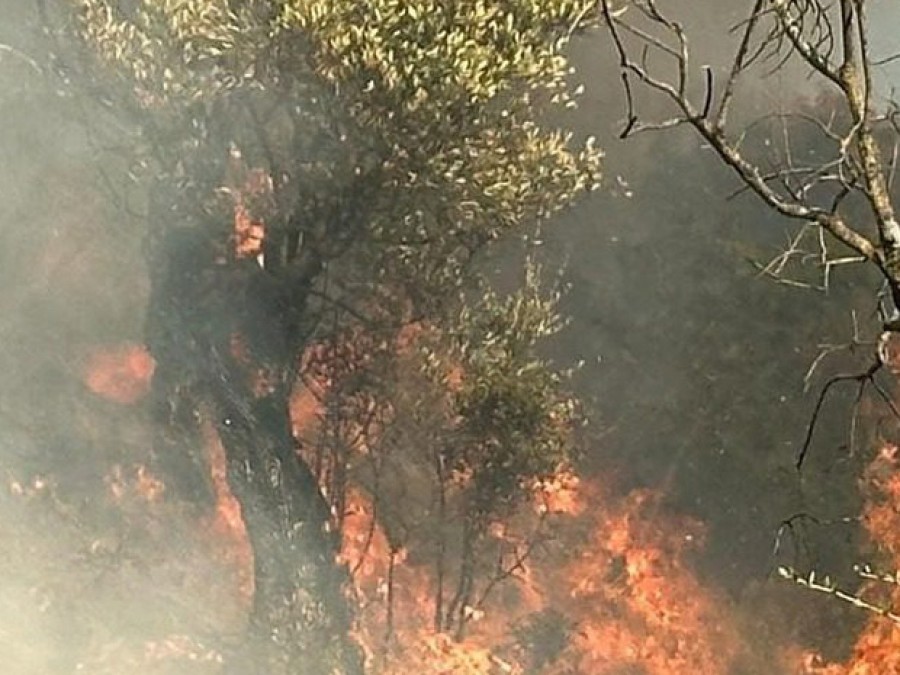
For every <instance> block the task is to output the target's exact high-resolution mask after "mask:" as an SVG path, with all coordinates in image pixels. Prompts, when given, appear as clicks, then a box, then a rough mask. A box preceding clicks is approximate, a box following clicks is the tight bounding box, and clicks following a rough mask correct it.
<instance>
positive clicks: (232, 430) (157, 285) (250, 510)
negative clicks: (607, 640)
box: [146, 202, 362, 675]
mask: <svg viewBox="0 0 900 675" xmlns="http://www.w3.org/2000/svg"><path fill="white" fill-rule="evenodd" d="M158 203H159V202H158ZM155 210H156V211H157V213H156V215H157V216H159V217H158V218H155V219H153V220H155V222H153V221H151V227H155V228H157V229H156V230H154V231H152V232H151V239H150V244H151V248H150V268H151V298H150V307H149V311H148V319H147V330H146V332H147V343H148V347H149V349H150V351H151V353H152V354H153V356H154V358H155V360H156V363H157V370H156V373H155V375H154V380H153V387H152V389H153V392H152V396H153V401H154V408H155V411H156V416H155V419H156V422H157V423H158V425H159V434H158V442H157V447H156V452H155V455H156V458H157V467H158V470H159V471H160V472H161V473H162V474H163V475H164V480H165V481H166V483H167V485H170V486H172V491H173V492H174V493H175V495H176V497H177V498H181V499H184V500H187V501H188V502H191V503H197V502H204V501H207V500H208V498H209V494H210V490H209V489H208V484H207V480H208V478H207V476H208V473H209V472H208V468H207V467H204V466H202V461H201V459H200V458H202V452H201V451H200V449H201V446H200V442H201V441H200V435H199V429H198V427H199V420H200V415H201V414H203V411H204V410H210V411H214V414H215V415H216V417H217V419H216V420H215V427H216V428H217V430H218V433H219V434H220V437H221V440H222V443H223V446H224V448H225V452H226V458H227V462H228V472H227V475H228V481H229V484H230V488H231V491H232V492H233V494H234V496H235V497H236V498H237V500H238V501H239V502H240V505H241V510H242V517H243V520H244V524H245V527H246V530H247V534H248V538H249V540H250V544H251V546H252V549H253V557H254V575H255V579H254V586H255V594H254V602H253V609H252V616H251V622H250V625H251V632H252V634H253V635H252V638H253V639H251V640H250V643H251V645H252V646H251V648H250V649H249V650H246V651H245V654H244V655H243V657H242V663H240V664H235V665H234V666H233V668H236V670H233V672H235V673H237V672H240V674H241V675H250V674H251V673H261V674H262V673H265V674H267V675H268V674H270V673H282V672H283V673H304V674H306V673H310V674H317V673H323V674H324V673H328V674H331V673H336V672H337V673H358V672H362V668H361V661H360V658H359V654H358V651H357V650H356V649H355V648H354V646H353V644H352V641H351V640H350V637H349V630H350V616H349V609H348V605H347V601H346V598H345V597H344V595H343V592H342V586H343V584H344V583H345V582H346V580H347V575H346V571H345V570H343V568H341V567H340V566H338V564H337V562H336V553H337V547H338V541H337V538H336V536H335V535H334V534H333V533H331V532H329V529H330V526H331V517H330V510H329V508H328V506H327V504H326V502H325V500H324V499H323V497H322V495H321V493H320V491H319V488H318V485H317V484H316V481H315V479H314V477H313V474H312V472H311V471H310V470H309V468H308V467H307V466H306V465H305V464H304V463H303V462H302V461H301V460H300V458H299V457H298V455H297V453H296V448H295V441H294V438H293V435H292V431H291V424H290V414H289V408H288V404H289V398H290V387H291V382H289V381H288V379H289V377H290V375H289V374H290V373H291V372H292V367H291V366H292V364H293V361H294V359H295V358H296V357H297V356H298V355H297V354H294V353H290V352H291V348H290V347H289V346H288V345H290V343H291V341H290V340H289V339H288V338H289V336H288V335H286V334H285V331H286V330H287V328H286V327H285V325H284V320H283V317H284V316H286V315H287V314H288V313H289V311H288V310H289V309H290V308H286V307H285V306H284V304H283V300H284V298H283V297H280V295H279V293H277V292H275V290H277V284H275V282H274V280H273V279H272V278H271V276H270V275H269V273H268V272H267V271H265V270H263V269H261V268H260V267H259V266H257V265H256V263H255V261H253V262H250V261H237V262H231V263H223V262H222V259H221V255H219V253H218V251H221V245H220V244H219V243H218V242H217V241H216V240H215V239H214V238H213V237H209V236H206V235H205V234H203V232H205V230H204V229H203V228H199V227H190V226H180V225H179V226H165V227H163V226H162V225H160V223H161V222H165V218H166V216H168V217H169V218H170V219H171V217H172V215H173V212H172V209H171V208H168V209H167V210H164V209H155ZM294 309H296V308H294ZM236 336H237V337H239V338H240V339H241V340H243V341H245V343H246V346H247V349H246V354H245V355H244V357H242V358H238V357H237V356H236V355H235V354H234V351H235V347H234V340H235V338H236ZM248 355H249V357H248ZM261 373H264V378H265V381H266V383H268V384H267V386H265V387H262V388H261V387H260V386H259V377H262V375H261Z"/></svg>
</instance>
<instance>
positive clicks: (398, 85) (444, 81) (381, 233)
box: [39, 0, 599, 672]
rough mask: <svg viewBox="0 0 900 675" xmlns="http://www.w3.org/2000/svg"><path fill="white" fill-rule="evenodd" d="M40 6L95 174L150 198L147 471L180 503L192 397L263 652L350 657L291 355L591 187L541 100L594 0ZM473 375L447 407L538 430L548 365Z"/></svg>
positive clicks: (390, 326)
mask: <svg viewBox="0 0 900 675" xmlns="http://www.w3.org/2000/svg"><path fill="white" fill-rule="evenodd" d="M39 5H40V7H41V9H42V15H43V20H44V22H45V25H46V26H47V28H48V31H49V32H50V34H51V35H52V36H54V37H55V39H56V42H55V46H54V54H53V58H54V59H55V60H56V70H57V72H60V73H62V74H63V76H64V79H65V81H66V83H67V84H68V85H69V91H70V92H71V93H72V94H73V95H75V96H78V97H81V98H82V99H83V103H84V104H85V106H86V107H87V109H89V110H90V115H89V116H88V117H89V119H90V122H89V124H90V125H91V127H92V128H91V131H92V133H93V134H95V135H96V136H97V137H99V139H100V141H101V143H99V144H98V145H102V146H104V147H107V146H115V147H117V148H119V149H120V150H121V152H119V153H118V154H116V155H115V156H112V155H110V156H109V162H108V163H109V165H110V166H112V167H115V168H119V169H121V172H117V173H112V172H111V173H110V174H109V175H107V177H106V179H107V181H108V182H109V183H110V184H112V185H114V186H115V187H116V188H117V189H116V190H115V192H116V194H117V198H119V199H121V201H122V203H123V204H125V203H126V202H130V200H129V199H128V197H131V196H136V198H137V201H138V202H139V203H143V205H144V206H143V211H142V213H140V214H139V217H138V218H137V219H136V222H137V223H138V226H139V227H143V228H145V231H146V239H147V254H148V260H149V265H150V273H151V293H150V306H149V309H148V317H147V334H146V340H147V344H148V347H149V349H150V351H151V353H152V355H153V357H154V359H155V360H156V364H157V366H156V371H155V375H154V379H153V386H152V398H153V406H154V410H155V412H156V422H157V424H158V429H159V433H158V438H157V442H156V445H155V455H156V460H157V466H158V469H159V470H160V471H161V472H162V473H163V474H164V477H165V480H166V482H167V485H168V486H169V487H170V489H171V490H172V491H174V492H175V493H176V494H177V495H178V496H180V497H181V498H183V499H186V500H190V501H197V500H198V495H199V494H202V493H203V491H204V483H205V475H206V472H205V470H204V468H203V466H202V460H201V459H200V458H201V457H202V454H201V453H200V452H199V451H198V447H199V443H200V435H199V431H198V421H197V416H198V414H199V415H201V416H212V417H213V419H214V420H215V425H216V429H217V431H218V434H219V435H220V436H221V438H222V440H223V443H224V447H225V450H226V454H227V460H228V466H229V471H228V480H229V484H230V486H231V489H232V491H233V492H234V494H235V495H236V497H237V498H238V500H239V501H240V503H241V507H242V512H243V518H244V521H245V523H246V527H247V531H248V534H249V537H250V540H251V543H252V547H253V552H254V565H255V569H254V573H255V596H254V606H253V616H252V622H251V623H252V627H253V631H254V634H255V636H256V637H257V638H258V640H257V641H258V643H259V644H260V645H264V646H265V650H266V652H267V656H266V657H265V659H266V664H265V666H260V667H261V668H262V669H263V670H265V672H282V671H291V672H295V671H296V669H297V668H301V669H302V670H303V672H332V671H333V670H335V669H338V670H342V671H346V672H353V671H356V670H358V668H359V662H358V658H357V657H356V656H355V654H354V650H353V649H352V647H351V645H350V644H349V642H348V639H347V631H348V628H349V621H350V617H349V615H348V612H347V608H346V605H345V601H344V598H343V596H342V593H341V584H342V580H343V574H342V572H341V570H340V569H339V568H338V567H337V566H336V565H335V563H334V553H335V540H334V536H333V534H331V533H329V531H328V530H329V528H330V524H331V514H330V509H329V505H328V503H327V502H326V501H325V500H324V499H323V497H322V494H321V493H320V491H319V489H318V487H317V485H316V481H315V477H314V476H313V474H312V472H311V471H310V469H309V467H308V466H307V465H306V464H305V463H304V462H302V461H300V460H299V459H298V455H297V453H296V448H295V444H294V439H293V438H292V435H291V425H290V417H289V411H288V403H289V399H290V395H291V391H292V389H293V388H294V386H295V384H296V382H297V375H298V372H297V371H298V368H299V365H298V364H299V363H300V354H301V352H302V351H303V350H304V349H305V348H306V347H308V346H309V345H311V344H312V343H313V342H314V341H316V340H322V339H326V338H328V337H329V336H334V335H338V334H341V331H346V330H351V329H354V328H363V329H365V330H366V331H368V332H369V333H370V334H375V335H378V334H387V333H390V332H391V331H396V329H397V328H399V327H400V326H402V325H404V324H406V323H408V322H410V321H412V320H421V319H426V320H428V321H429V322H431V323H432V324H433V325H435V326H438V327H440V326H442V325H443V324H444V323H445V322H446V321H447V320H448V319H449V317H452V316H454V315H455V312H456V311H457V310H456V309H454V308H453V307H454V305H455V304H456V299H457V297H458V294H457V291H458V289H459V288H460V287H461V285H462V283H463V280H464V279H465V274H464V273H465V270H466V266H467V265H468V263H469V262H470V261H471V260H472V257H473V255H474V254H475V253H476V252H477V251H478V250H479V249H480V248H481V247H483V246H484V245H485V244H486V243H487V242H489V241H490V240H492V239H494V238H496V237H497V236H499V235H500V234H501V233H502V232H503V231H505V230H507V229H509V228H511V227H514V226H519V225H521V224H523V223H526V222H529V221H533V220H534V219H539V218H543V217H546V216H547V215H549V214H550V213H552V212H553V211H555V210H556V209H558V208H560V207H562V206H565V205H566V204H568V203H569V202H571V200H572V199H573V198H574V197H575V196H576V195H577V194H578V193H579V192H581V191H582V190H584V189H587V188H590V187H592V186H593V185H594V184H595V181H596V179H597V170H598V160H599V155H598V153H597V151H596V150H594V149H593V148H592V147H590V146H589V145H588V146H587V147H585V148H584V149H583V150H581V151H578V152H575V151H572V150H570V149H569V139H568V137H566V136H565V135H563V134H561V133H559V132H555V131H545V130H544V129H542V128H541V127H539V126H538V125H537V123H536V122H535V120H536V116H537V111H536V109H535V106H533V104H532V97H535V94H538V95H540V98H550V97H553V96H558V97H561V98H562V99H563V100H566V99H567V95H566V91H567V88H566V83H565V77H566V75H567V65H566V61H565V58H564V56H563V55H562V48H563V47H564V45H565V42H566V40H567V38H568V36H569V35H571V33H572V32H573V31H574V30H575V29H576V28H578V26H579V23H580V22H581V21H582V19H583V18H584V16H585V15H586V13H587V10H588V9H589V6H590V3H589V2H585V1H584V0H547V1H545V2H539V3H534V2H518V1H509V2H500V3H485V2H464V3H446V2H435V1H433V0H417V1H416V2H398V1H397V0H376V1H375V2H369V3H359V2H355V1H354V0H316V1H312V2H310V1H306V0H302V1H296V2H295V1H282V2H270V1H268V0H254V1H248V2H242V3H234V2H228V1H226V0H162V1H158V0H154V1H151V0H134V1H131V2H125V1H119V2H114V1H112V0H81V1H79V2H74V1H71V0H53V1H50V2H48V0H40V2H39ZM545 94H549V96H544V95H545ZM535 98H537V97H535ZM120 176H127V177H128V178H127V179H124V180H123V179H121V178H120ZM488 309H490V307H488ZM508 309H514V308H508ZM492 311H494V313H495V314H497V312H496V311H495V310H492ZM326 319H333V321H327V320H326ZM472 321H473V325H474V323H477V320H475V319H473V320H472ZM498 325H499V324H498ZM501 327H502V326H501ZM481 337H482V336H478V338H477V339H481ZM483 337H487V335H485V336H483ZM484 353H485V354H488V353H490V349H488V351H486V352H484ZM491 358H493V357H491ZM509 363H510V365H511V364H513V363H516V362H515V361H514V360H511V361H510V362H509ZM501 370H502V369H501ZM494 376H496V377H498V378H499V379H498V380H496V381H495V382H493V383H491V381H490V378H491V377H494ZM477 377H478V378H479V381H481V382H482V383H483V385H479V386H482V387H487V389H483V388H482V389H478V391H474V390H473V391H472V392H469V393H467V394H466V396H467V397H468V399H467V400H466V401H465V402H464V401H463V399H460V401H461V403H463V402H464V405H463V408H462V409H461V413H463V415H467V414H471V415H472V421H471V422H470V423H469V424H470V425H471V426H472V428H473V429H475V428H476V427H477V428H478V433H481V434H482V435H483V433H485V432H486V430H487V428H488V425H489V422H488V421H487V418H486V417H485V416H486V415H487V416H488V417H489V415H488V413H487V412H486V408H485V406H486V405H487V402H486V401H485V400H484V395H488V394H490V395H492V396H495V397H496V395H502V396H503V397H507V398H510V399H511V400H510V402H509V405H508V406H507V407H508V408H509V409H510V414H511V415H513V417H510V418H509V419H507V420H504V423H505V424H507V425H508V427H509V430H508V431H505V432H504V433H507V434H513V435H515V438H513V436H510V437H509V438H508V439H504V443H505V441H506V440H509V441H510V442H512V441H514V440H515V441H516V442H518V440H520V439H521V438H522V436H523V434H524V433H525V431H524V430H520V431H518V432H514V431H512V427H513V426H514V425H515V424H523V425H525V428H526V429H527V428H532V427H533V426H534V424H535V422H534V421H533V420H530V419H529V418H528V414H527V413H528V412H529V411H530V410H531V409H532V408H531V407H529V406H531V405H532V404H531V403H529V402H527V401H525V400H521V399H522V397H525V398H527V397H528V396H531V395H532V394H534V393H535V392H538V393H540V392H539V391H538V389H540V387H541V386H544V385H546V384H548V382H549V381H544V380H542V379H541V378H542V377H543V376H541V375H538V374H537V371H534V372H529V373H528V378H526V380H523V382H513V381H512V380H511V379H509V378H511V375H510V374H509V373H507V372H499V371H498V372H496V373H492V372H490V371H489V370H488V371H484V372H483V373H481V374H479V375H478V376H477ZM504 378H505V379H504ZM526 381H531V382H533V383H534V384H535V386H537V387H538V389H535V390H525V389H520V388H521V387H522V386H526V385H525V382H526ZM527 386H530V385H527ZM492 391H493V393H491V392H492ZM478 392H481V393H478ZM513 399H514V400H513ZM548 402H550V401H549V400H544V399H539V400H537V401H536V405H539V406H540V405H544V404H545V403H548ZM497 404H498V405H499V402H498V403H497ZM555 405H556V404H555V403H553V404H552V406H555ZM490 406H494V403H490ZM490 406H488V407H490ZM494 409H496V408H494ZM479 425H480V426H479ZM491 433H493V432H491ZM498 443H499V441H498ZM495 445H496V444H495ZM501 445H503V444H501ZM497 447H499V446H497ZM504 447H506V446H505V445H504ZM491 448H493V446H491ZM491 448H489V447H488V446H487V445H484V446H483V447H482V448H481V451H482V452H483V453H488V451H489V450H491ZM491 451H492V450H491ZM491 461H493V460H490V461H488V460H486V459H484V458H483V460H482V464H483V465H484V466H485V467H489V466H491ZM504 467H505V463H504V462H499V463H495V465H494V468H493V469H490V471H491V472H492V474H491V475H492V476H494V477H496V476H499V475H501V474H502V473H503V471H504V470H505V468H504ZM487 470H488V469H487V468H486V469H485V471H487ZM529 470H531V468H529ZM486 478H487V474H485V479H486ZM486 498H487V497H485V499H486ZM247 667H248V668H249V667H250V666H247Z"/></svg>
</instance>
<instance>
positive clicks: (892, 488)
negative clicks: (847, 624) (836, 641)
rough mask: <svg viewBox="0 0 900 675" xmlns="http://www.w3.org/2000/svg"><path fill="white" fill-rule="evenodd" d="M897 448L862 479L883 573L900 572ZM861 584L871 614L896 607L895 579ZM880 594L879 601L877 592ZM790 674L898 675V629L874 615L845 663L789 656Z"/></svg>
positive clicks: (899, 601)
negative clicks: (791, 671)
mask: <svg viewBox="0 0 900 675" xmlns="http://www.w3.org/2000/svg"><path fill="white" fill-rule="evenodd" d="M898 454H900V453H898V448H897V446H895V445H892V444H886V445H885V446H884V447H883V448H882V449H881V450H880V451H879V453H878V454H877V455H876V456H875V458H874V459H873V460H872V461H871V462H870V463H869V466H868V467H867V468H866V471H865V473H864V474H863V477H862V481H861V482H862V488H863V493H864V495H865V497H866V502H865V506H864V508H863V514H862V522H863V526H864V527H865V529H866V532H867V533H868V535H869V538H870V540H871V541H872V542H873V543H874V544H875V545H876V547H877V548H878V550H879V551H880V552H881V554H882V556H883V562H882V563H881V564H880V565H879V567H880V568H881V569H889V570H898V569H900V456H898ZM892 576H893V578H892V579H891V580H890V581H888V580H886V579H885V580H882V583H878V582H873V581H870V582H868V583H867V584H864V585H863V587H862V589H861V594H860V596H859V597H861V598H863V599H865V600H866V601H867V602H868V603H870V607H871V608H884V609H891V610H892V611H894V612H896V611H897V608H898V607H900V583H898V579H897V577H896V575H892ZM879 591H880V597H879V595H878V592H879ZM786 658H787V660H788V662H789V663H790V664H791V665H792V666H793V672H796V673H800V674H801V675H882V674H884V673H900V623H898V622H897V621H895V620H891V619H890V618H887V617H881V616H877V615H875V614H873V615H872V616H871V618H870V619H869V621H868V622H867V624H866V626H865V627H864V628H863V631H862V633H860V635H859V636H858V637H857V639H856V643H855V645H854V647H853V653H852V656H851V657H850V659H849V660H848V661H847V663H844V664H835V663H826V662H825V661H824V660H823V659H822V658H821V657H820V656H818V655H817V654H815V653H813V652H808V651H800V652H793V653H790V654H788V655H787V657H786Z"/></svg>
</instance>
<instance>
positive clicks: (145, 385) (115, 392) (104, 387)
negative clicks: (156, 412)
mask: <svg viewBox="0 0 900 675" xmlns="http://www.w3.org/2000/svg"><path fill="white" fill-rule="evenodd" d="M155 369H156V362H155V361H154V360H153V357H152V356H150V352H148V351H147V348H146V347H144V346H143V345H137V344H132V343H125V344H121V345H117V346H114V347H104V348H101V349H97V350H94V351H93V352H92V353H90V354H89V355H88V358H87V364H86V366H85V369H84V383H85V385H86V386H87V388H88V389H89V390H90V391H91V392H93V393H94V394H96V395H97V396H102V397H103V398H105V399H107V400H108V401H115V402H116V403H122V404H124V405H130V404H132V403H137V402H138V401H139V400H140V399H141V398H143V397H144V396H145V395H146V394H147V392H148V391H149V390H150V379H151V378H152V377H153V371H154V370H155Z"/></svg>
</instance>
